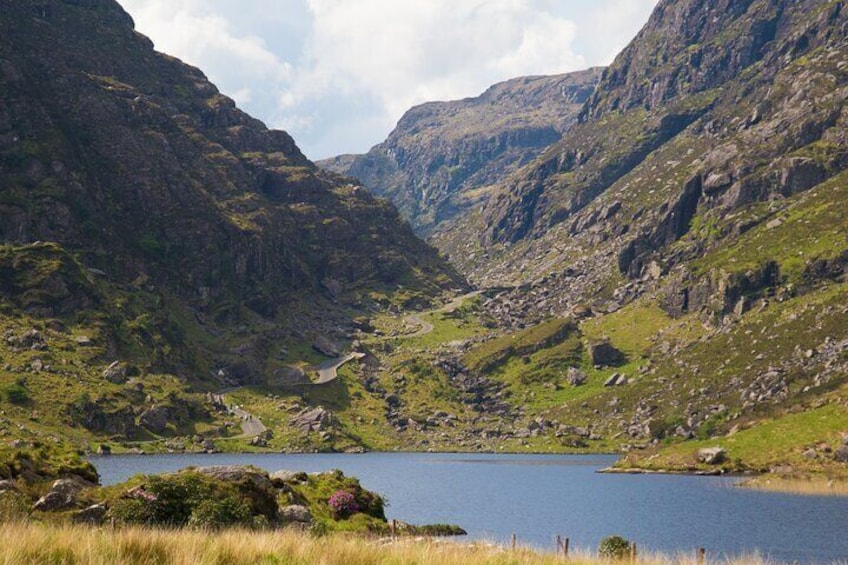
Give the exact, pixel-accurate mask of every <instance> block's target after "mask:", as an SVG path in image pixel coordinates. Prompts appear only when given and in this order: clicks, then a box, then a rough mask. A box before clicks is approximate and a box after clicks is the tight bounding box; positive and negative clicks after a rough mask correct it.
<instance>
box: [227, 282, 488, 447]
mask: <svg viewBox="0 0 848 565" xmlns="http://www.w3.org/2000/svg"><path fill="white" fill-rule="evenodd" d="M481 292H482V291H480V290H475V291H474V292H469V293H468V294H463V295H462V296H457V297H456V298H454V299H453V300H451V301H450V302H448V303H447V304H445V305H444V306H441V307H439V308H436V309H434V310H429V311H427V312H422V313H421V314H410V315H409V316H405V317H404V319H403V321H404V322H405V323H407V324H409V325H416V326H419V327H420V329H418V330H417V331H415V332H413V333H411V334H406V335H404V336H403V337H404V338H411V337H419V336H422V335H427V334H429V333H431V332H432V331H433V330H434V329H435V326H434V325H433V324H431V323H430V322H428V321H426V320H424V319H422V318H421V316H422V315H424V314H435V313H438V312H453V311H454V310H456V309H457V308H459V307H460V306H461V305H462V303H463V302H464V301H465V300H466V299H468V298H473V297H474V296H477V295H478V294H480V293H481ZM363 357H365V354H364V353H359V352H353V353H348V354H347V355H344V356H342V357H337V358H335V359H329V360H327V361H324V362H323V363H321V364H319V365H316V366H315V367H314V369H315V370H316V371H317V372H318V379H317V380H316V381H313V382H312V384H313V385H323V384H327V383H331V382H333V381H334V380H336V379H337V378H339V372H338V369H339V367H341V366H342V365H344V364H345V363H347V362H349V361H352V360H354V359H362V358H363ZM240 388H241V387H234V388H229V389H226V390H223V391H221V392H219V393H218V397H219V401H220V402H221V403H222V404H225V405H226V402H224V393H227V392H233V391H235V390H238V389H240ZM228 408H229V410H230V412H231V413H232V414H234V415H235V416H238V418H239V420H240V423H241V432H242V433H241V435H238V436H233V437H231V438H230V439H253V438H255V437H256V436H258V435H260V434H262V433H264V432H265V431H266V430H267V429H268V428H267V427H266V426H265V424H263V423H262V422H261V421H260V420H259V419H258V418H256V417H255V416H254V415H253V414H251V413H250V412H248V411H246V410H244V409H242V408H241V407H240V406H229V407H228Z"/></svg>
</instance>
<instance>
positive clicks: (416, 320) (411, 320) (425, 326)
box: [402, 290, 483, 338]
mask: <svg viewBox="0 0 848 565" xmlns="http://www.w3.org/2000/svg"><path fill="white" fill-rule="evenodd" d="M482 292H483V291H482V290H475V291H473V292H469V293H467V294H463V295H462V296H457V297H456V298H454V299H453V300H451V301H450V302H448V303H447V304H445V305H444V306H440V307H439V308H435V309H433V310H428V311H427V312H422V313H421V314H410V315H409V316H404V318H403V321H404V323H405V324H407V325H411V326H413V325H414V326H420V329H419V330H417V331H415V332H413V333H411V334H405V335H403V336H402V337H404V338H410V337H421V336H422V335H427V334H428V333H431V332H432V331H433V330H434V329H435V326H433V324H431V323H430V322H428V321H427V320H423V319H422V318H421V316H423V315H425V314H438V313H450V312H453V311H454V310H456V309H457V308H459V307H460V306H462V303H463V302H465V301H466V300H467V299H469V298H474V297H475V296H477V295H478V294H481V293H482Z"/></svg>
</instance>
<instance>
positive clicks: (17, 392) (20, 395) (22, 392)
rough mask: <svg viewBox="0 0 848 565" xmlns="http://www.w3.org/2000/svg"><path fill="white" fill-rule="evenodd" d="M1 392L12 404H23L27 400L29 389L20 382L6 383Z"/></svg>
mask: <svg viewBox="0 0 848 565" xmlns="http://www.w3.org/2000/svg"><path fill="white" fill-rule="evenodd" d="M3 392H4V394H5V395H6V398H8V399H9V402H11V403H12V404H24V403H26V402H27V401H29V391H27V389H26V388H24V386H23V385H21V384H18V383H15V384H11V385H8V386H6V388H5V389H3Z"/></svg>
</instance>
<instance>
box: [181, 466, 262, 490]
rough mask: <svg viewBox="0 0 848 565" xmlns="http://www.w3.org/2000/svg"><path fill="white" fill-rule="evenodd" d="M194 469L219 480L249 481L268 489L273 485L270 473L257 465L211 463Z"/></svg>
mask: <svg viewBox="0 0 848 565" xmlns="http://www.w3.org/2000/svg"><path fill="white" fill-rule="evenodd" d="M194 470H195V471H196V472H198V473H200V474H202V475H206V476H209V477H212V478H213V479H216V480H219V481H229V482H237V483H242V482H249V483H251V484H253V485H256V486H257V487H260V488H266V489H270V488H272V487H273V485H272V484H271V478H270V477H269V476H268V473H266V472H265V471H263V470H261V469H257V468H255V467H248V466H245V465H210V466H207V467H197V468H195V469H194Z"/></svg>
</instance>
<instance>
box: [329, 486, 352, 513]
mask: <svg viewBox="0 0 848 565" xmlns="http://www.w3.org/2000/svg"><path fill="white" fill-rule="evenodd" d="M327 504H329V505H330V511H331V512H332V513H333V518H334V519H336V520H338V519H341V518H347V517H348V516H350V515H351V514H356V513H357V512H359V504H358V503H357V502H356V497H355V496H354V495H353V493H351V492H348V491H346V490H337V491H336V492H334V493H333V495H332V496H331V497H330V499H329V500H328V501H327Z"/></svg>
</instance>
